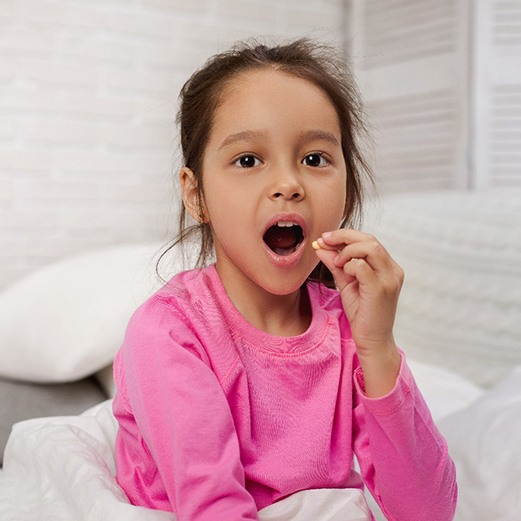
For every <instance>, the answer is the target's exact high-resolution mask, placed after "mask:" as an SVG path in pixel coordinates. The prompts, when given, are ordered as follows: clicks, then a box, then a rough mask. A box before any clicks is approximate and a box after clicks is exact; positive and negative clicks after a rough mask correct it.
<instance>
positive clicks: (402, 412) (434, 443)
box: [353, 360, 457, 521]
mask: <svg viewBox="0 0 521 521" xmlns="http://www.w3.org/2000/svg"><path fill="white" fill-rule="evenodd" d="M355 390H356V392H355V396H356V399H355V403H356V406H355V410H354V432H353V436H354V450H355V453H356V456H357V459H358V461H359V463H360V469H361V472H362V477H363V478H364V482H365V483H366V485H367V487H368V488H369V490H370V491H371V493H372V495H373V496H374V498H375V499H376V501H377V502H378V504H379V505H380V507H381V508H382V511H383V512H384V514H385V516H386V519H389V520H390V521H409V520H410V519H414V520H415V521H432V520H433V519H436V520H437V521H450V520H452V519H453V517H454V510H455V507H456V500H457V485H456V475H455V466H454V463H453V461H452V459H451V458H450V456H449V454H448V448H447V443H446V441H445V439H444V438H443V437H442V436H441V434H440V433H439V431H438V429H437V428H436V426H435V425H434V422H433V420H432V417H431V415H430V412H429V410H428V407H427V405H426V404H425V401H424V400H423V397H422V396H421V394H420V391H419V390H418V388H417V386H416V384H415V382H414V379H413V377H412V374H411V372H410V370H409V368H408V366H407V365H406V363H405V360H403V361H402V366H401V370H400V373H399V376H398V380H397V383H396V386H395V388H394V389H393V390H392V391H391V392H390V393H389V394H388V395H386V396H384V397H382V398H379V399H371V398H368V397H367V396H366V395H365V393H364V391H363V379H362V378H361V377H360V375H358V378H357V375H356V373H355Z"/></svg>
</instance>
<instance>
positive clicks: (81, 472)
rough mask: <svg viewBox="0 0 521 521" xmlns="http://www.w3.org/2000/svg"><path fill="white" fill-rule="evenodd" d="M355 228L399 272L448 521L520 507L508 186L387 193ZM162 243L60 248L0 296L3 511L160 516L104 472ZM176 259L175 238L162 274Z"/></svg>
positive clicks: (100, 518)
mask: <svg viewBox="0 0 521 521" xmlns="http://www.w3.org/2000/svg"><path fill="white" fill-rule="evenodd" d="M365 229H367V230H368V231H371V232H374V233H375V234H376V235H377V236H378V237H379V238H380V239H381V240H382V242H383V243H384V244H385V245H386V246H387V247H388V248H389V250H390V251H391V254H392V255H393V256H394V257H395V258H396V259H397V260H398V262H400V263H401V264H402V266H403V267H404V268H405V271H406V283H405V286H404V290H403V294H402V298H401V302H400V309H399V315H398V319H397V324H396V335H397V339H398V341H399V343H400V344H401V345H402V346H403V347H404V348H405V350H406V352H407V356H408V361H409V363H410V365H411V366H412V369H413V372H414V374H415V376H416V379H417V381H418V384H419V386H420V388H421V389H422V391H423V393H424V395H425V397H426V400H427V402H428V403H429V405H430V407H431V411H432V413H433V416H434V419H435V421H436V423H437V424H438V426H439V428H440V430H441V431H442V432H443V434H444V435H445V436H446V438H447V441H448V443H449V447H450V450H451V454H452V456H453V458H454V460H455V462H456V466H457V471H458V484H459V490H460V493H459V502H458V509H457V515H456V519H457V521H518V520H519V518H520V514H519V512H521V443H519V439H520V438H521V345H520V344H521V320H520V319H521V190H497V191H494V192H490V193H486V194H482V193H472V192H436V193H430V194H406V195H395V196H389V197H387V198H381V199H380V200H377V201H376V202H375V203H374V204H373V205H372V206H371V208H370V211H369V214H368V217H367V220H366V225H365ZM160 248H161V245H159V244H155V243H151V244H127V245H119V246H115V247H112V248H107V249H103V250H99V251H94V252H89V253H85V254H82V255H78V256H75V257H71V258H67V259H64V260H62V261H60V262H58V263H56V264H53V265H51V266H46V267H44V268H42V269H40V270H38V271H37V272H35V273H33V274H31V275H30V276H28V277H26V278H25V279H23V280H21V281H19V282H17V283H16V284H14V285H13V286H11V287H10V288H8V289H7V290H5V291H4V292H3V293H1V294H0V391H1V393H2V395H1V397H2V400H1V402H2V405H1V406H0V443H1V445H0V453H3V458H2V464H3V468H2V470H1V471H0V519H2V521H35V520H49V519H52V520H53V521H71V520H75V521H76V520H78V521H81V520H96V521H104V520H107V521H109V520H110V521H119V520H122V521H123V520H125V521H129V520H130V521H133V520H136V521H149V520H150V521H162V520H165V521H166V520H172V519H173V517H172V516H171V515H169V514H168V513H165V512H157V511H150V510H146V509H142V508H138V507H134V506H131V505H130V504H129V503H128V501H127V499H126V496H125V495H124V493H123V492H122V491H121V489H120V488H119V487H118V486H117V484H116V481H115V479H114V475H115V466H114V454H113V445H114V437H115V433H116V424H115V421H114V418H113V416H112V412H111V398H112V396H113V394H114V391H115V390H114V386H113V382H112V373H111V362H112V359H113V357H114V354H115V352H116V350H117V348H118V347H119V345H120V343H121V340H122V337H123V333H124V330H125V326H126V323H127V321H128V318H129V317H130V315H131V313H132V312H133V310H134V309H135V308H136V306H137V305H139V304H140V303H141V302H142V301H143V300H145V299H146V298H147V297H148V296H149V295H150V294H151V293H152V292H153V291H155V289H157V288H158V287H159V285H160V281H159V280H158V278H157V275H156V273H155V260H156V259H157V255H158V252H159V250H160ZM184 266H185V263H184V259H183V258H182V256H181V254H180V252H174V253H173V254H172V255H170V257H169V262H168V263H167V264H166V265H165V266H164V271H163V275H164V277H165V278H167V277H169V276H170V275H172V274H173V273H175V272H176V271H178V270H180V269H182V268H183V267H184ZM339 494H340V493H339V491H321V493H320V494H318V495H317V494H315V493H314V492H313V491H312V492H310V493H308V494H300V495H299V494H297V495H295V497H291V498H288V500H287V501H286V502H285V503H283V504H282V505H277V506H276V507H275V508H273V509H271V510H266V511H263V512H262V513H261V514H262V515H261V517H262V519H263V520H264V521H307V520H311V519H313V520H314V521H316V520H318V519H320V520H321V521H335V520H336V519H338V520H340V519H341V518H342V517H341V515H340V514H339V512H340V510H339V509H338V508H337V505H338V504H340V503H341V501H342V500H343V499H342V497H341V495H339ZM368 502H369V503H370V504H371V506H372V507H373V508H374V510H375V515H376V517H377V519H378V520H383V519H384V518H383V516H382V515H381V513H379V512H378V509H377V507H375V505H374V502H373V501H372V500H371V498H368ZM316 512H320V513H321V514H320V518H319V517H317V515H318V514H316ZM360 519H362V518H360Z"/></svg>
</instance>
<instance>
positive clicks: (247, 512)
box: [114, 40, 456, 521]
mask: <svg viewBox="0 0 521 521" xmlns="http://www.w3.org/2000/svg"><path fill="white" fill-rule="evenodd" d="M356 100H357V98H356V92H355V89H354V86H353V83H352V82H351V80H350V79H349V76H348V75H347V73H346V71H345V70H344V68H343V65H342V63H341V61H340V60H337V59H335V58H334V57H333V56H332V54H331V53H330V52H329V51H325V50H324V49H323V48H320V47H318V46H317V47H316V46H314V45H313V44H312V43H310V42H309V41H307V40H299V41H296V42H293V43H290V44H287V45H281V46H275V47H271V48H268V47H266V46H263V45H254V44H252V45H247V44H244V45H242V46H238V47H236V48H234V49H232V50H231V51H229V52H226V53H223V54H221V55H218V56H216V57H214V58H213V59H211V60H210V61H209V62H208V63H207V64H206V65H205V67H203V68H202V69H201V70H199V71H198V72H196V73H195V74H194V75H193V76H192V77H191V78H190V79H189V80H188V82H187V83H186V84H185V86H184V87H183V89H182V92H181V108H180V112H179V122H180V130H181V145H182V151H183V155H184V166H183V168H182V169H181V172H180V179H181V189H182V197H183V203H184V206H183V213H182V215H181V223H182V231H181V235H180V240H181V241H183V240H184V239H186V238H187V237H188V236H189V235H190V234H191V233H192V232H193V231H194V230H196V231H198V232H199V233H200V237H201V239H202V242H201V244H202V246H201V251H200V256H199V262H200V265H201V266H202V265H204V264H205V263H207V261H208V258H209V257H210V256H211V255H215V263H214V264H209V265H207V266H206V267H202V268H201V269H196V270H192V271H187V272H183V273H180V274H178V275H177V276H175V277H174V278H173V279H172V280H171V281H170V282H168V283H167V284H166V285H165V287H164V288H163V289H162V290H160V291H159V292H158V293H157V294H155V295H154V296H153V297H152V298H150V299H149V300H148V301H147V302H146V303H145V304H144V305H143V306H141V307H140V308H139V309H138V311H137V312H136V313H135V315H134V316H133V318H132V319H131V321H130V324H129V327H128V331H127V334H126V337H125V341H124V344H123V346H122V348H121V350H120V351H119V353H118V356H117V358H116V363H115V379H116V383H117V387H118V393H117V396H116V398H115V400H114V412H115V415H116V418H117V420H118V422H119V431H118V437H117V442H116V459H117V478H118V482H119V484H120V485H121V486H122V488H123V489H124V490H125V492H126V494H127V495H128V497H129V499H130V501H131V502H132V503H133V504H135V505H141V506H146V507H150V508H153V509H160V510H167V511H172V512H174V513H175V517H176V519H177V520H178V521H185V520H187V521H199V520H209V521H221V520H225V521H239V520H254V519H259V517H258V511H259V510H260V509H262V508H264V507H267V506H269V505H272V504H274V503H276V502H278V501H279V500H281V499H283V498H286V497H288V496H291V495H292V494H295V493H297V492H299V491H303V490H311V489H326V488H329V489H332V488H336V489H345V490H348V491H349V490H350V491H352V492H353V493H359V494H361V490H362V489H363V486H364V485H363V483H365V485H366V486H367V487H368V488H369V490H370V491H371V493H372V494H373V496H374V497H375V498H376V501H377V502H378V504H379V505H380V506H381V508H382V510H383V512H384V513H385V515H386V517H387V519H390V520H395V521H421V520H425V521H433V520H436V521H445V520H450V519H452V516H453V512H454V508H455V502H456V483H455V471H454V465H453V462H452V460H451V459H450V457H449V456H448V453H447V445H446V443H445V441H444V439H443V438H442V437H441V435H440V434H439V432H438V431H437V429H436V427H435V426H434V424H433V421H432V419H431V416H430V414H429V411H428V409H427V406H426V405H425V402H424V400H423V399H422V397H421V395H420V392H419V391H418V389H417V387H416V385H415V383H414V380H413V377H412V376H411V373H410V371H409V369H408V367H407V364H406V362H405V360H404V356H403V353H402V352H401V351H400V350H399V349H398V348H397V347H396V344H395V342H394V339H393V321H394V317H395V312H396V306H397V300H398V294H399V291H400V288H401V285H402V279H403V274H402V270H401V269H400V267H399V266H398V265H397V264H396V263H395V262H394V261H393V259H392V258H391V257H390V256H389V254H388V253H387V251H386V250H385V249H384V247H383V246H382V245H381V244H380V243H379V242H378V241H377V240H376V239H375V238H374V237H372V236H369V235H366V234H364V233H361V232H359V231H355V230H354V229H351V228H347V227H346V225H351V226H352V223H354V222H355V219H356V217H357V216H358V215H359V211H360V206H361V201H362V184H363V174H364V172H367V169H366V168H365V163H364V161H363V157H362V154H361V153H360V149H359V146H358V144H357V143H358V134H359V133H360V131H361V129H362V126H361V118H360V111H359V106H358V102H357V101H356ZM185 210H186V211H187V212H188V213H189V214H190V216H191V217H193V218H194V219H195V220H196V221H197V225H196V226H195V228H194V227H192V228H186V227H185V213H184V212H185ZM312 246H313V247H312ZM332 281H334V286H336V288H332V287H331V286H332V284H331V282H332ZM354 455H356V457H357V459H358V461H359V465H360V470H361V477H362V478H363V482H362V479H360V476H359V474H357V473H356V472H355V471H354V469H353V457H354ZM364 508H365V507H364ZM346 512H347V510H346ZM367 516H369V517H366V518H367V519H373V518H372V517H371V515H370V514H367ZM346 519H354V518H353V517H352V518H349V517H348V516H347V517H346ZM356 519H359V518H356ZM318 521H319V520H318Z"/></svg>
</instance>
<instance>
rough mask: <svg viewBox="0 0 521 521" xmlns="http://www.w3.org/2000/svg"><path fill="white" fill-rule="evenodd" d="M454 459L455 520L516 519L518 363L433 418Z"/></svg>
mask: <svg viewBox="0 0 521 521" xmlns="http://www.w3.org/2000/svg"><path fill="white" fill-rule="evenodd" d="M439 428H440V430H441V432H442V433H443V434H444V436H445V437H446V439H447V442H448V444H449V450H450V454H451V456H452V457H453V459H454V461H455V463H456V469H457V479H458V487H459V499H458V507H457V511H456V519H457V520H458V521H475V520H476V519H483V520H485V519H486V520H488V519H490V520H492V519H495V520H498V521H499V520H501V521H517V520H518V519H519V518H520V512H521V492H520V490H521V488H520V487H521V485H520V483H521V443H520V440H521V366H519V367H517V368H516V369H515V370H514V371H513V372H512V373H511V375H510V376H509V377H508V378H507V379H506V380H505V381H503V382H502V383H501V384H499V385H498V386H496V387H495V388H493V389H492V390H489V391H487V392H486V393H485V394H484V395H483V396H482V397H481V398H479V399H478V400H476V401H475V402H474V403H473V404H472V405H470V406H469V407H468V408H466V409H464V410H462V411H458V412H456V413H454V414H452V415H450V416H448V417H446V418H444V419H442V420H441V421H440V422H439Z"/></svg>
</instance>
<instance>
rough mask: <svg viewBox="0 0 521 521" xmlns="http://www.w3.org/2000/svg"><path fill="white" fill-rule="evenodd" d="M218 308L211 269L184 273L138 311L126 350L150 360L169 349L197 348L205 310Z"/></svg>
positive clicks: (129, 326) (123, 347) (131, 321)
mask: <svg viewBox="0 0 521 521" xmlns="http://www.w3.org/2000/svg"><path fill="white" fill-rule="evenodd" d="M214 307H215V298H214V296H213V294H212V291H211V288H210V283H209V274H208V269H201V270H199V269H198V270H191V271H184V272H181V273H179V274H177V275H175V276H174V277H173V278H172V279H171V280H170V281H168V282H167V283H166V284H165V285H164V286H163V288H161V289H160V290H159V291H157V292H156V293H155V294H154V295H152V296H151V297H150V298H148V300H146V301H145V302H144V303H143V304H141V305H140V306H139V307H138V308H137V309H136V311H135V312H134V313H133V315H132V317H131V318H130V321H129V323H128V326H127V330H126V334H125V339H124V343H123V346H122V349H123V350H125V351H127V352H128V351H132V352H133V353H134V354H135V355H137V354H139V353H140V352H143V355H144V356H147V357H150V356H151V354H152V353H153V352H154V351H157V350H164V347H165V345H178V346H190V347H193V346H194V345H196V344H197V341H196V340H197V333H198V330H199V328H200V323H201V322H203V321H204V320H206V313H205V309H209V308H214ZM156 354H157V353H156Z"/></svg>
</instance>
